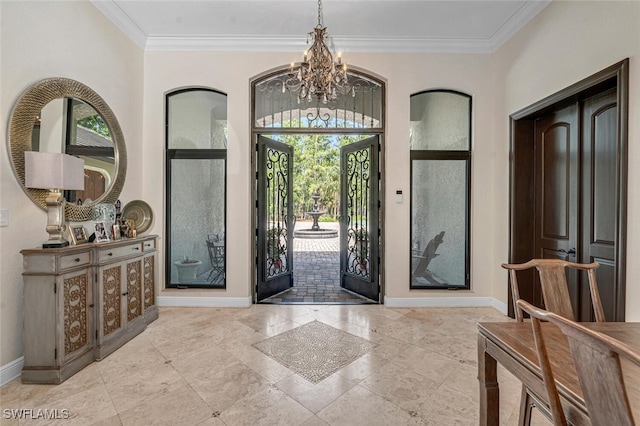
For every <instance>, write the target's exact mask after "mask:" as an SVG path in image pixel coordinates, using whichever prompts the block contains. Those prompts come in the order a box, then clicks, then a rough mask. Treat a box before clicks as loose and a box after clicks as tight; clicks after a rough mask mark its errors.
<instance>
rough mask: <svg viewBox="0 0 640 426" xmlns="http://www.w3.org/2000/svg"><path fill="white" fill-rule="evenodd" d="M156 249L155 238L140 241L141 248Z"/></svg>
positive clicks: (146, 249)
mask: <svg viewBox="0 0 640 426" xmlns="http://www.w3.org/2000/svg"><path fill="white" fill-rule="evenodd" d="M155 249H156V240H147V241H144V242H143V243H142V250H144V251H152V250H155Z"/></svg>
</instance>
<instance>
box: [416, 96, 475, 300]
mask: <svg viewBox="0 0 640 426" xmlns="http://www.w3.org/2000/svg"><path fill="white" fill-rule="evenodd" d="M470 117H471V98H470V97H469V96H467V95H465V94H462V93H457V92H452V91H430V92H423V93H419V94H416V95H413V96H412V97H411V119H412V121H411V284H410V287H411V288H412V289H419V288H421V289H441V288H470V273H469V267H470V253H469V247H470V242H469V235H470V228H469V226H470V225H469V224H470V213H469V211H470V209H469V205H470V200H471V197H470V194H471V180H470V176H471V150H470V147H471V137H470V135H471V126H470V125H471V119H470Z"/></svg>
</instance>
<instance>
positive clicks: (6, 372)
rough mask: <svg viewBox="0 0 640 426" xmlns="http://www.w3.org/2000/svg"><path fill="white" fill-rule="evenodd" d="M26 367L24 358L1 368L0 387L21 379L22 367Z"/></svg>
mask: <svg viewBox="0 0 640 426" xmlns="http://www.w3.org/2000/svg"><path fill="white" fill-rule="evenodd" d="M23 365H24V357H22V356H21V357H20V358H18V359H15V360H13V361H11V362H10V363H9V364H5V365H3V366H2V367H0V386H4V385H6V384H7V383H9V382H11V381H12V380H14V379H15V378H17V377H20V373H21V372H22V366H23Z"/></svg>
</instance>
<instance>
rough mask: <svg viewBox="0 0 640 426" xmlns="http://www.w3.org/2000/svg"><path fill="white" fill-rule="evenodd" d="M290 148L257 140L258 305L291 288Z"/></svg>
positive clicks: (281, 144)
mask: <svg viewBox="0 0 640 426" xmlns="http://www.w3.org/2000/svg"><path fill="white" fill-rule="evenodd" d="M294 224H295V220H294V216H293V148H292V147H291V146H289V145H286V144H283V143H281V142H276V141H274V140H271V139H268V138H265V137H263V136H260V137H258V252H257V253H258V283H257V289H256V294H257V300H258V301H261V300H263V299H266V298H268V297H271V296H273V295H274V294H277V293H280V292H281V291H284V290H286V289H288V288H290V287H292V286H293V226H294Z"/></svg>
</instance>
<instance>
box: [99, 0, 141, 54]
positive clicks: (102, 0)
mask: <svg viewBox="0 0 640 426" xmlns="http://www.w3.org/2000/svg"><path fill="white" fill-rule="evenodd" d="M90 1H91V3H92V4H93V5H94V6H95V7H96V8H97V9H98V10H99V11H100V12H102V13H103V14H104V15H105V16H106V17H107V18H108V19H109V20H110V21H111V22H113V24H114V25H115V26H116V27H118V28H119V29H120V31H122V32H123V33H125V34H126V35H127V37H129V38H130V39H131V40H132V41H133V42H134V43H135V44H137V45H138V46H139V47H140V48H141V49H143V50H144V49H145V45H146V43H147V34H146V33H145V32H144V31H142V30H141V29H140V27H138V26H137V25H136V24H135V23H134V22H133V21H132V20H131V19H129V16H127V14H125V13H124V12H123V11H122V9H120V8H119V7H118V5H117V4H116V3H115V2H114V1H112V0H90Z"/></svg>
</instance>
